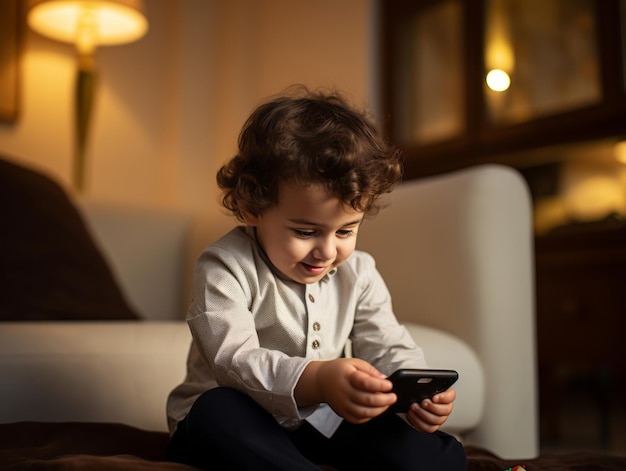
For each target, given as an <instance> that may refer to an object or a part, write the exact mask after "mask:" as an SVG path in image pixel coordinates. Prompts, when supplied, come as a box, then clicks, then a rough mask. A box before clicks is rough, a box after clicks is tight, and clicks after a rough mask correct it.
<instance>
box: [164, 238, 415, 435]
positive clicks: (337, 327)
mask: <svg viewBox="0 0 626 471" xmlns="http://www.w3.org/2000/svg"><path fill="white" fill-rule="evenodd" d="M187 322H188V324H189V327H190V329H191V333H192V336H193V341H192V345H191V349H190V352H189V357H188V360H187V377H186V378H185V380H184V382H183V383H182V384H180V385H179V386H177V387H176V388H175V389H174V390H173V391H172V392H171V394H170V396H169V398H168V405H167V409H168V423H169V427H170V430H171V431H172V432H173V431H174V430H175V428H176V424H177V423H178V422H179V421H180V420H182V419H183V418H184V417H185V416H186V415H187V413H188V412H189V409H190V408H191V406H192V405H193V403H194V401H195V400H196V399H197V397H198V396H199V395H200V394H202V393H203V392H205V391H207V390H209V389H211V388H215V387H217V386H228V387H231V388H234V389H237V390H239V391H242V392H244V393H246V394H248V395H249V396H250V397H252V398H253V399H254V400H255V401H256V402H257V403H258V404H260V405H261V406H262V407H264V408H265V409H266V410H268V411H269V412H270V413H272V414H273V415H274V417H275V418H276V420H278V422H279V423H280V424H281V425H283V426H285V427H287V428H290V429H293V428H295V427H297V426H298V425H299V424H300V422H301V421H302V420H308V421H309V422H310V423H311V424H313V425H314V426H315V427H316V428H318V430H320V431H321V432H322V433H324V434H325V435H327V436H330V435H331V434H332V433H333V431H334V430H335V429H336V427H337V426H338V425H339V423H340V421H341V419H340V418H339V417H338V416H336V415H335V414H334V412H333V411H332V410H331V409H330V408H329V407H328V406H326V405H320V406H316V407H307V408H300V407H298V405H297V404H296V401H295V399H294V389H295V386H296V384H297V382H298V379H299V378H300V375H301V374H302V371H303V370H304V368H305V366H306V365H307V364H308V363H309V362H310V361H313V360H333V359H336V358H339V357H341V356H342V355H343V351H344V348H345V345H346V342H347V341H348V340H351V342H352V355H353V356H354V357H357V358H362V359H364V360H366V361H368V362H370V363H371V364H372V365H374V366H375V367H376V368H377V369H378V370H379V371H381V372H382V373H384V374H387V375H389V374H391V373H392V372H393V371H395V370H396V369H398V368H425V367H426V362H425V360H424V355H423V352H422V350H421V348H419V347H418V346H417V345H415V342H414V341H413V339H412V338H411V336H410V335H409V333H408V331H407V330H406V329H405V328H404V327H403V326H401V325H400V324H399V323H398V321H397V320H396V318H395V316H394V314H393V311H392V306H391V299H390V295H389V291H388V290H387V287H386V286H385V283H384V281H383V279H382V277H381V276H380V274H379V273H378V271H377V270H376V267H375V264H374V259H373V258H372V257H371V256H370V255H368V254H366V253H364V252H360V251H358V250H357V251H354V253H353V254H352V255H351V256H350V257H348V259H347V260H346V261H345V262H344V263H343V264H342V265H340V266H339V267H337V268H336V269H335V270H333V271H332V272H330V273H329V274H328V275H326V276H325V277H324V278H322V279H321V280H320V281H318V282H316V283H311V284H306V285H303V284H301V283H297V282H295V281H292V280H290V279H288V278H286V277H285V276H284V275H282V274H281V273H280V272H278V270H277V269H276V268H275V267H274V266H273V265H272V264H271V262H270V261H269V260H268V258H267V256H266V255H265V253H264V252H263V250H262V249H261V248H260V246H259V245H258V243H257V241H256V238H255V236H254V231H253V229H252V228H244V227H237V228H235V229H233V230H232V231H231V232H229V233H228V234H226V235H225V236H224V237H222V238H221V239H220V240H218V241H217V242H215V243H214V244H213V245H211V246H209V247H208V248H207V249H206V250H205V251H204V252H203V253H202V255H201V256H200V258H199V260H198V262H197V264H196V270H195V275H194V293H193V300H192V302H191V306H190V307H189V311H188V314H187Z"/></svg>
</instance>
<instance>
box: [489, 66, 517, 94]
mask: <svg viewBox="0 0 626 471" xmlns="http://www.w3.org/2000/svg"><path fill="white" fill-rule="evenodd" d="M486 81H487V86H488V87H489V88H491V89H492V90H493V91H494V92H503V91H505V90H506V89H508V88H509V86H510V85H511V78H510V77H509V74H507V73H506V72H505V71H504V70H500V69H493V70H490V71H489V73H488V74H487V77H486Z"/></svg>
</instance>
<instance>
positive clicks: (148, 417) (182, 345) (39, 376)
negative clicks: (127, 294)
mask: <svg viewBox="0 0 626 471" xmlns="http://www.w3.org/2000/svg"><path fill="white" fill-rule="evenodd" d="M190 342H191V334H190V333H189V328H188V327H187V324H186V323H185V322H182V321H181V322H152V321H151V322H137V321H127V322H37V323H27V322H6V323H3V324H2V329H0V404H1V406H0V423H9V422H19V421H46V422H66V421H78V422H119V423H124V424H128V425H132V426H135V427H138V428H142V429H146V430H159V431H165V430H167V422H166V413H165V403H166V398H167V395H168V394H169V392H170V391H171V389H172V388H173V387H174V386H176V385H177V384H178V383H180V382H181V381H182V380H183V378H184V375H185V364H186V357H187V353H188V351H189V345H190Z"/></svg>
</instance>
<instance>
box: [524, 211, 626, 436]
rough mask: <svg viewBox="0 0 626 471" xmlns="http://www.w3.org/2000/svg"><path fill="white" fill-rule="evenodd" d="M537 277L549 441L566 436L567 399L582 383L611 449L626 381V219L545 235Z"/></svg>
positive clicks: (542, 383) (544, 411) (544, 422)
mask: <svg viewBox="0 0 626 471" xmlns="http://www.w3.org/2000/svg"><path fill="white" fill-rule="evenodd" d="M536 278H537V284H536V286H537V340H538V344H537V348H538V359H539V376H540V401H539V402H540V415H541V423H542V439H543V440H544V441H558V439H559V435H561V434H562V433H563V426H562V425H561V424H562V422H561V420H560V419H562V415H563V414H564V413H565V411H564V409H563V407H562V404H563V403H564V402H565V401H567V399H568V396H569V395H571V394H572V393H573V390H572V388H573V387H574V386H575V385H576V386H577V387H578V388H579V389H580V386H581V385H582V386H584V388H583V392H584V394H585V399H584V401H583V404H584V405H585V406H586V407H591V408H592V410H593V411H594V412H595V418H596V419H597V423H596V426H597V428H598V430H599V435H600V436H599V437H598V440H599V442H600V443H601V445H602V446H605V447H608V443H609V441H610V438H611V437H610V416H611V408H612V407H614V406H615V405H616V404H621V403H622V402H623V389H622V388H623V387H624V385H625V383H626V381H625V380H626V354H625V353H624V349H623V345H624V343H625V342H626V291H625V289H624V288H625V287H626V221H622V222H613V223H611V224H606V223H605V224H602V223H596V224H586V225H580V226H571V227H569V228H563V229H561V230H557V231H554V232H553V233H551V234H549V235H545V236H542V237H538V238H537V240H536ZM579 392H580V391H579Z"/></svg>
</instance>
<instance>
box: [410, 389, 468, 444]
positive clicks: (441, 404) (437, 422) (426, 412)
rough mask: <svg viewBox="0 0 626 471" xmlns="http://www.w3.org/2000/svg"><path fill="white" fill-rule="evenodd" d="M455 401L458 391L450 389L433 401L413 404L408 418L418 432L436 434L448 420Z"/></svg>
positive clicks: (434, 397)
mask: <svg viewBox="0 0 626 471" xmlns="http://www.w3.org/2000/svg"><path fill="white" fill-rule="evenodd" d="M455 399H456V391H455V390H454V389H452V388H450V389H448V390H447V391H444V392H442V393H439V394H436V395H435V396H433V398H432V400H431V399H424V400H423V401H422V402H421V403H420V404H417V403H413V404H411V407H409V411H408V413H407V414H406V418H407V419H408V421H409V422H410V423H411V425H413V427H415V428H416V429H417V430H420V431H422V432H430V433H432V432H435V431H436V430H438V429H439V427H441V425H443V423H444V422H445V421H446V420H448V416H449V415H450V413H451V412H452V408H453V403H454V400H455Z"/></svg>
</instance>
